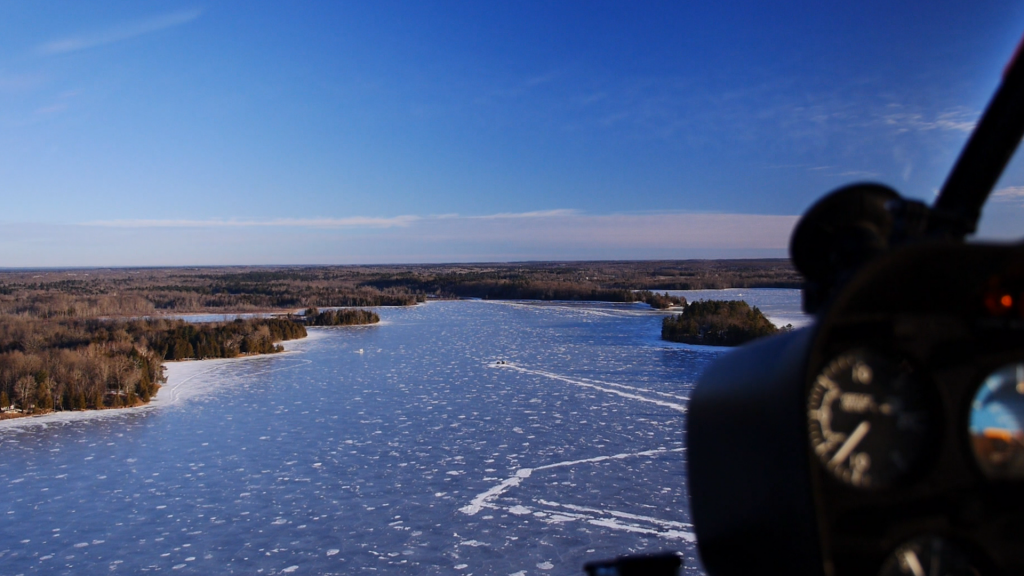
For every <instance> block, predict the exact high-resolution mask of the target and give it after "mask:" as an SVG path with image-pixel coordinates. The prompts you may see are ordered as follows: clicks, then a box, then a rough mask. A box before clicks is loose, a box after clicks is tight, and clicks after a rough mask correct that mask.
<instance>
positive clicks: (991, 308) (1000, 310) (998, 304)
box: [985, 290, 1013, 316]
mask: <svg viewBox="0 0 1024 576" xmlns="http://www.w3.org/2000/svg"><path fill="white" fill-rule="evenodd" d="M985 308H986V309H987V310H988V312H989V314H992V315H993V316H1002V315H1003V314H1006V313H1007V312H1009V311H1010V310H1013V295H1011V294H1007V293H1006V292H1003V291H1002V290H1000V291H991V292H989V293H988V294H985Z"/></svg>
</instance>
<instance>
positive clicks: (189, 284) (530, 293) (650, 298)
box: [0, 259, 801, 318]
mask: <svg viewBox="0 0 1024 576" xmlns="http://www.w3.org/2000/svg"><path fill="white" fill-rule="evenodd" d="M800 281H801V279H800V276H799V275H798V274H797V272H796V271H795V270H794V269H793V267H792V265H791V264H790V262H789V261H788V260H782V259H774V260H678V261H643V262H529V263H507V264H431V265H417V264H409V265H386V266H385V265H382V266H277V267H274V266H264V267H220V268H122V269H73V270H56V269H53V270H51V269H47V270H0V315H15V316H18V315H29V316H32V317H36V318H97V317H125V316H127V317H137V316H158V315H161V314H182V313H192V312H215V313H241V312H292V311H296V310H302V309H306V308H311V307H316V308H334V307H352V306H364V307H365V306H408V305H412V304H416V303H419V302H424V301H426V300H427V299H428V298H429V299H439V298H460V297H473V298H489V299H538V300H604V301H611V302H638V301H645V302H648V303H649V304H651V305H652V306H655V307H662V306H671V305H678V304H673V303H672V302H668V303H666V300H665V299H664V296H658V295H657V294H656V292H657V291H665V290H687V289H694V290H695V289H717V288H795V287H799V286H800ZM638 291H639V292H638Z"/></svg>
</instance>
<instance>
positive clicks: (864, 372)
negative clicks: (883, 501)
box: [807, 350, 931, 489]
mask: <svg viewBox="0 0 1024 576" xmlns="http://www.w3.org/2000/svg"><path fill="white" fill-rule="evenodd" d="M807 418H808V424H809V426H810V440H811V449H812V450H814V454H815V456H817V457H818V459H819V460H820V461H821V463H822V464H823V465H824V466H825V468H826V469H827V470H828V471H829V472H830V473H831V474H832V475H833V476H834V477H835V478H837V479H838V480H840V481H841V482H843V483H845V484H848V485H850V486H854V487H857V488H876V489H877V488H886V487H889V486H891V485H893V484H894V483H896V482H897V481H899V480H900V479H901V478H903V477H904V476H905V475H906V474H908V473H910V472H911V471H912V470H913V468H914V466H915V465H916V464H917V463H918V462H919V461H920V460H921V458H922V456H923V455H924V452H925V449H926V446H927V444H928V439H929V430H930V428H931V426H930V424H931V422H930V420H931V418H930V415H929V410H928V406H927V402H926V390H925V388H924V386H923V385H922V383H921V382H920V381H919V380H918V379H917V378H916V377H915V374H914V371H913V369H912V368H911V367H910V365H909V364H908V363H906V362H894V361H892V360H890V359H889V358H887V357H885V356H882V355H881V354H876V353H873V352H871V351H868V350H852V351H849V352H846V353H843V354H840V355H839V356H836V357H835V358H833V359H832V361H831V362H829V363H828V365H827V366H825V368H824V369H823V370H822V371H821V373H820V374H818V377H817V378H815V379H814V383H813V385H812V386H811V391H810V394H809V396H808V399H807Z"/></svg>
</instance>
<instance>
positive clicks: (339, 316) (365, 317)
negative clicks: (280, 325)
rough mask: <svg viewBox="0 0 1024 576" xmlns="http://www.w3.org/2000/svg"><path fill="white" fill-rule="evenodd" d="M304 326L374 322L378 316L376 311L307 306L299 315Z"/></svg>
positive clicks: (377, 320)
mask: <svg viewBox="0 0 1024 576" xmlns="http://www.w3.org/2000/svg"><path fill="white" fill-rule="evenodd" d="M299 318H300V319H301V320H302V322H303V323H305V325H306V326H358V325H363V324H376V323H378V322H380V316H378V315H377V313H376V312H370V311H369V310H358V309H355V310H354V309H342V310H324V311H322V312H321V311H320V310H317V309H316V308H307V309H306V313H305V314H303V315H302V316H299Z"/></svg>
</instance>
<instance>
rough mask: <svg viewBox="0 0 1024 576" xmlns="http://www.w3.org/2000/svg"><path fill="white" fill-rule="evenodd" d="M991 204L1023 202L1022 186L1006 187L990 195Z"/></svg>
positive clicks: (1023, 188) (1023, 189)
mask: <svg viewBox="0 0 1024 576" xmlns="http://www.w3.org/2000/svg"><path fill="white" fill-rule="evenodd" d="M992 201H993V202H1024V186H1007V187H1006V188H1000V189H999V190H996V191H995V192H993V193H992Z"/></svg>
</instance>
